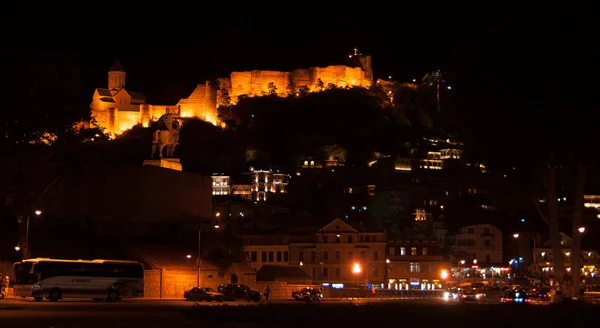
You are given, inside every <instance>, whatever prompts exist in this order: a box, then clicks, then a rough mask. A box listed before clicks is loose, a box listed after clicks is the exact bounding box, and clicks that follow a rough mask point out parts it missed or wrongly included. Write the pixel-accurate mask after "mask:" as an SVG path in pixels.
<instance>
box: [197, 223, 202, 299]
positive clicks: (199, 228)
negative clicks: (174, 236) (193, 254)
mask: <svg viewBox="0 0 600 328" xmlns="http://www.w3.org/2000/svg"><path fill="white" fill-rule="evenodd" d="M201 238H202V228H201V227H200V226H198V258H197V259H196V264H197V265H198V287H202V285H201V284H200V283H201V279H202V278H201V277H202V258H201V255H200V254H201V251H202V247H201V245H202V244H201V243H200V242H201Z"/></svg>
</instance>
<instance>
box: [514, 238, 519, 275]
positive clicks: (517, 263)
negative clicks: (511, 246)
mask: <svg viewBox="0 0 600 328" xmlns="http://www.w3.org/2000/svg"><path fill="white" fill-rule="evenodd" d="M513 238H514V239H515V244H516V247H515V248H516V249H517V261H516V262H515V266H516V267H517V269H518V268H519V234H518V233H515V234H513Z"/></svg>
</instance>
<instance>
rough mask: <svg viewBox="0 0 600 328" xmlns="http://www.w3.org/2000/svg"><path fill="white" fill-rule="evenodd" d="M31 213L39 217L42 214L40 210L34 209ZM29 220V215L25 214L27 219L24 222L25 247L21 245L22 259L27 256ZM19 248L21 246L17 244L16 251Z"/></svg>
mask: <svg viewBox="0 0 600 328" xmlns="http://www.w3.org/2000/svg"><path fill="white" fill-rule="evenodd" d="M33 214H35V216H36V217H39V216H40V215H42V211H40V210H35V211H34V212H33ZM30 220H31V215H27V221H26V222H25V247H23V254H22V255H23V259H27V258H29V257H30V256H29V222H30ZM20 249H21V247H20V246H19V245H18V244H17V246H16V247H15V250H17V252H18V251H19V250H20Z"/></svg>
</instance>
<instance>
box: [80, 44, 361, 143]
mask: <svg viewBox="0 0 600 328" xmlns="http://www.w3.org/2000/svg"><path fill="white" fill-rule="evenodd" d="M355 52H356V49H355ZM351 57H352V56H351ZM354 57H355V58H354V59H357V60H358V62H359V63H360V65H359V64H356V65H357V66H354V67H353V66H346V65H331V66H327V67H309V68H301V69H295V70H293V71H291V72H280V71H265V70H253V71H246V72H231V74H230V75H229V76H228V77H223V78H219V79H217V82H218V86H217V85H213V84H211V83H210V82H209V81H205V82H204V83H201V84H198V85H197V86H196V88H195V89H194V91H192V93H191V94H190V95H189V96H188V97H187V98H183V99H181V100H179V102H177V104H175V105H152V104H147V103H146V98H145V96H144V95H143V94H142V93H140V92H132V91H128V90H126V89H125V76H126V72H125V70H124V69H123V67H122V66H121V64H120V63H119V62H118V61H117V62H115V64H114V65H113V66H112V67H111V68H110V70H109V72H108V75H109V79H108V88H106V89H105V88H98V89H96V91H95V92H94V96H93V98H92V103H91V104H90V109H91V112H92V113H91V114H92V117H93V118H95V120H96V122H97V123H98V125H99V126H100V127H102V128H104V129H105V130H106V132H108V133H110V134H112V135H113V136H117V135H119V134H121V133H123V132H124V131H127V130H129V129H131V128H132V127H133V126H134V125H136V124H142V125H143V126H149V125H150V122H152V121H156V120H158V118H159V117H160V116H161V115H163V114H166V113H167V112H169V111H173V109H174V108H176V109H177V111H178V112H179V114H180V115H181V117H197V118H200V119H202V120H204V121H206V122H210V123H212V124H214V125H217V124H220V122H218V118H217V116H218V114H217V107H218V105H225V104H223V103H220V102H221V101H222V100H221V98H222V97H219V95H223V93H224V92H227V94H228V95H229V101H230V103H229V104H235V103H237V101H238V99H239V97H240V96H242V95H246V96H248V97H254V96H264V95H268V94H271V93H273V92H274V93H275V94H277V95H278V96H287V95H289V94H294V93H297V92H299V91H300V90H302V89H306V90H308V91H309V92H313V91H320V90H321V89H322V88H323V87H329V86H335V87H339V88H344V87H364V88H368V87H370V86H371V85H372V84H373V71H372V69H371V56H362V55H360V56H359V55H356V53H355V56H354ZM358 65H359V66H358ZM217 99H220V100H219V101H218V100H217Z"/></svg>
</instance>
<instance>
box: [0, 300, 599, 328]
mask: <svg viewBox="0 0 600 328" xmlns="http://www.w3.org/2000/svg"><path fill="white" fill-rule="evenodd" d="M599 321H600V306H597V305H578V304H575V305H565V304H563V305H547V306H510V305H502V304H480V305H475V304H474V305H460V304H456V303H448V302H442V301H410V300H399V301H398V300H396V301H393V300H392V301H379V302H368V301H365V302H356V303H350V302H323V303H321V304H310V305H309V304H304V303H300V302H297V303H296V302H278V303H272V304H258V305H257V304H254V303H250V304H248V303H243V302H240V303H233V304H232V303H230V304H227V305H223V304H214V303H210V304H207V303H202V306H194V305H193V304H192V303H187V302H164V301H155V302H150V301H123V302H117V303H105V302H103V303H93V302H89V301H65V302H57V303H50V302H41V303H36V302H26V301H20V300H19V301H13V300H11V301H8V302H6V301H0V327H2V328H4V327H31V328H35V327H46V328H50V327H53V328H67V327H84V328H95V327H115V328H124V327H220V328H229V327H240V328H241V327H282V328H286V327H303V328H312V327H344V328H345V327H366V328H374V327H394V326H400V325H409V326H415V327H435V328H438V327H444V328H451V327H461V328H464V327H483V326H485V327H503V328H506V327H528V328H530V327H538V326H539V327H575V326H577V325H585V327H590V326H596V325H598V323H599Z"/></svg>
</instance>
